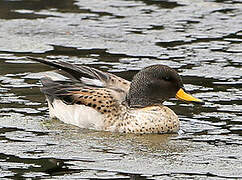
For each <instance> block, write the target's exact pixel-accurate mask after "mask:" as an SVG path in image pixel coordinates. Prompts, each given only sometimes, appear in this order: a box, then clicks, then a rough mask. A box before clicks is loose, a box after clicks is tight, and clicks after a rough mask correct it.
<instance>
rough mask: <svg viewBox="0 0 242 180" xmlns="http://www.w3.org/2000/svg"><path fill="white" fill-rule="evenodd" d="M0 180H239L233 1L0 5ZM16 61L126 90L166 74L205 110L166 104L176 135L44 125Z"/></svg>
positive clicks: (26, 69) (35, 88)
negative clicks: (90, 74) (56, 67)
mask: <svg viewBox="0 0 242 180" xmlns="http://www.w3.org/2000/svg"><path fill="white" fill-rule="evenodd" d="M0 32H1V33H0V122H1V123H0V178H1V179H2V178H6V179H8V178H9V179H24V178H30V179H31V178H32V179H42V178H43V179H68V178H69V179H130V178H131V179H173V178H180V179H189V178H193V179H225V178H231V179H236V178H238V179H242V80H241V78H242V46H241V42H242V1H241V0H193V1H191V0H174V1H169V0H133V1H127V0H106V1H100V0H88V1H87V0H77V1H72V0H62V1H58V0H37V1H34V0H19V1H12V0H11V1H8V0H0ZM26 56H34V57H44V58H49V59H60V60H62V61H68V62H71V63H76V64H86V65H88V66H91V67H96V68H99V69H102V70H103V71H108V72H112V73H115V74H117V75H119V76H121V77H124V78H126V79H129V80H131V79H132V76H133V75H134V74H135V73H136V72H137V71H138V70H140V69H141V68H143V67H145V66H148V65H151V64H165V65H169V66H171V67H173V68H175V69H176V70H177V71H178V72H179V74H180V75H181V76H182V78H183V81H184V83H185V87H186V89H187V90H188V91H189V92H191V93H192V94H194V95H195V96H196V97H198V98H201V99H203V100H204V101H206V104H205V105H202V106H198V105H191V104H185V103H183V102H178V101H177V100H175V99H171V100H170V101H169V102H166V103H165V104H166V105H167V106H169V107H170V108H171V109H173V110H174V111H175V112H176V114H178V116H179V118H180V120H181V131H180V133H179V134H178V135H177V134H175V135H134V134H118V133H109V132H97V131H92V130H85V129H84V130H83V129H79V128H77V127H74V126H71V125H66V124H63V123H61V122H60V121H58V120H50V119H49V118H48V111H47V106H46V103H45V99H44V96H43V95H42V94H41V93H40V91H39V87H40V82H39V78H40V77H41V76H42V75H43V72H44V71H49V70H52V68H49V67H47V66H45V65H42V64H39V63H34V62H31V61H29V60H27V59H26Z"/></svg>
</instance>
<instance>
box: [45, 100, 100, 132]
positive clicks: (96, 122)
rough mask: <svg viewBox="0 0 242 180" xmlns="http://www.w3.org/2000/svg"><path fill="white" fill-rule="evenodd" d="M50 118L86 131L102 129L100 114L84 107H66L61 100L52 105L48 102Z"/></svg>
mask: <svg viewBox="0 0 242 180" xmlns="http://www.w3.org/2000/svg"><path fill="white" fill-rule="evenodd" d="M48 106H49V113H50V117H51V118H57V119H59V120H61V121H63V122H64V123H67V124H72V125H75V126H79V127H81V128H88V129H96V130H102V129H103V125H104V124H103V123H104V122H103V119H102V114H101V113H99V112H98V111H96V110H95V109H93V108H91V107H87V106H85V105H78V104H75V105H67V104H65V103H63V102H62V101H61V100H56V99H55V100H54V101H53V103H52V105H51V104H50V102H49V101H48Z"/></svg>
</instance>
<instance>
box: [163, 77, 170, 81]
mask: <svg viewBox="0 0 242 180" xmlns="http://www.w3.org/2000/svg"><path fill="white" fill-rule="evenodd" d="M163 79H164V80H165V81H170V80H171V78H170V77H169V76H164V77H163Z"/></svg>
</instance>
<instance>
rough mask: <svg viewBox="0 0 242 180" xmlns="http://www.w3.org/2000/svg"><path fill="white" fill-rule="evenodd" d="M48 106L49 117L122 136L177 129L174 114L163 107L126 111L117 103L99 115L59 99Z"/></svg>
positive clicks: (178, 124) (90, 109)
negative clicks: (114, 106) (119, 133)
mask: <svg viewBox="0 0 242 180" xmlns="http://www.w3.org/2000/svg"><path fill="white" fill-rule="evenodd" d="M48 104H49V113H50V117H51V118H57V119H59V120H61V121H63V122H64V123H67V124H72V125H75V126H78V127H81V128H87V129H95V130H104V131H112V132H122V133H175V132H177V131H178V130H179V127H180V123H179V120H178V117H177V115H176V114H175V113H174V112H173V111H172V110H171V109H169V108H168V107H166V106H163V105H160V106H158V105H157V106H151V107H145V108H127V107H126V106H124V105H122V104H120V105H119V106H117V107H116V109H115V111H110V112H107V113H101V112H98V111H97V110H95V109H93V108H92V107H88V106H86V105H78V104H74V105H67V104H65V103H63V102H62V101H61V100H54V101H53V102H52V104H51V103H49V102H48ZM104 109H105V107H104ZM107 109H109V108H107Z"/></svg>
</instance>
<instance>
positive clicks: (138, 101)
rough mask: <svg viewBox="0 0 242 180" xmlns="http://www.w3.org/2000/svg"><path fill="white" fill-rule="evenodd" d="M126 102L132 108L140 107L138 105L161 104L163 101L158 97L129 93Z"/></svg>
mask: <svg viewBox="0 0 242 180" xmlns="http://www.w3.org/2000/svg"><path fill="white" fill-rule="evenodd" d="M126 103H127V105H128V106H129V107H131V108H138V107H148V106H152V105H155V104H159V105H161V104H162V103H163V101H161V100H158V99H150V98H149V97H147V96H144V95H142V94H136V95H131V94H128V95H127V97H126Z"/></svg>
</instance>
